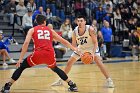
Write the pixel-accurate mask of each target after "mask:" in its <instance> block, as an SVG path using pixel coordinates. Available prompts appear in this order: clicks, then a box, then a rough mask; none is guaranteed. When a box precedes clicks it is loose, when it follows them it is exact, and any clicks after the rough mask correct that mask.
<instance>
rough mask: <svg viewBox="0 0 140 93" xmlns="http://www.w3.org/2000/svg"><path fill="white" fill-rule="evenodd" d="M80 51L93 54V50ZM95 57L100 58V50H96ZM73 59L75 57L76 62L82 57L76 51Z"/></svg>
mask: <svg viewBox="0 0 140 93" xmlns="http://www.w3.org/2000/svg"><path fill="white" fill-rule="evenodd" d="M80 51H81V52H82V53H85V52H90V53H91V54H92V52H93V48H87V49H81V50H80ZM95 56H100V51H99V48H97V49H96V52H95ZM71 57H74V58H75V59H76V60H78V59H80V55H79V54H78V53H76V52H75V51H74V52H73V53H72V55H71Z"/></svg>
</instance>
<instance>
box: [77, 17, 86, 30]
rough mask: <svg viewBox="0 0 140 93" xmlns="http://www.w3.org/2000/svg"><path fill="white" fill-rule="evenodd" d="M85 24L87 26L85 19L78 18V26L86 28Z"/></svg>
mask: <svg viewBox="0 0 140 93" xmlns="http://www.w3.org/2000/svg"><path fill="white" fill-rule="evenodd" d="M85 24H86V21H85V20H84V18H78V19H77V25H78V27H79V28H82V27H84V26H85Z"/></svg>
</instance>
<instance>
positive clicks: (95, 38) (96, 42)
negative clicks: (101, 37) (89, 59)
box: [89, 26, 98, 53]
mask: <svg viewBox="0 0 140 93" xmlns="http://www.w3.org/2000/svg"><path fill="white" fill-rule="evenodd" d="M89 34H90V36H91V38H92V42H93V44H94V48H93V53H95V52H96V49H97V48H98V41H97V34H96V32H95V31H94V28H93V27H91V26H90V29H89Z"/></svg>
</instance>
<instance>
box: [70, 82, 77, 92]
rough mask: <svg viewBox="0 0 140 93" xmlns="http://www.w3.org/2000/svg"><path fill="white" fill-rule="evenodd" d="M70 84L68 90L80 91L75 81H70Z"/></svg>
mask: <svg viewBox="0 0 140 93" xmlns="http://www.w3.org/2000/svg"><path fill="white" fill-rule="evenodd" d="M68 85H69V86H70V87H69V88H68V91H70V92H78V88H77V86H76V84H75V83H73V82H72V81H69V82H68Z"/></svg>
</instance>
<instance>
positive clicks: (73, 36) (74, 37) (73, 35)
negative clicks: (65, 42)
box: [72, 31, 77, 47]
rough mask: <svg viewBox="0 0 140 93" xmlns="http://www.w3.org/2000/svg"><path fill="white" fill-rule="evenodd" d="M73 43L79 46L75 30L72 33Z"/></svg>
mask: <svg viewBox="0 0 140 93" xmlns="http://www.w3.org/2000/svg"><path fill="white" fill-rule="evenodd" d="M72 45H73V46H74V47H77V42H76V35H75V32H74V31H73V33H72Z"/></svg>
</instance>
